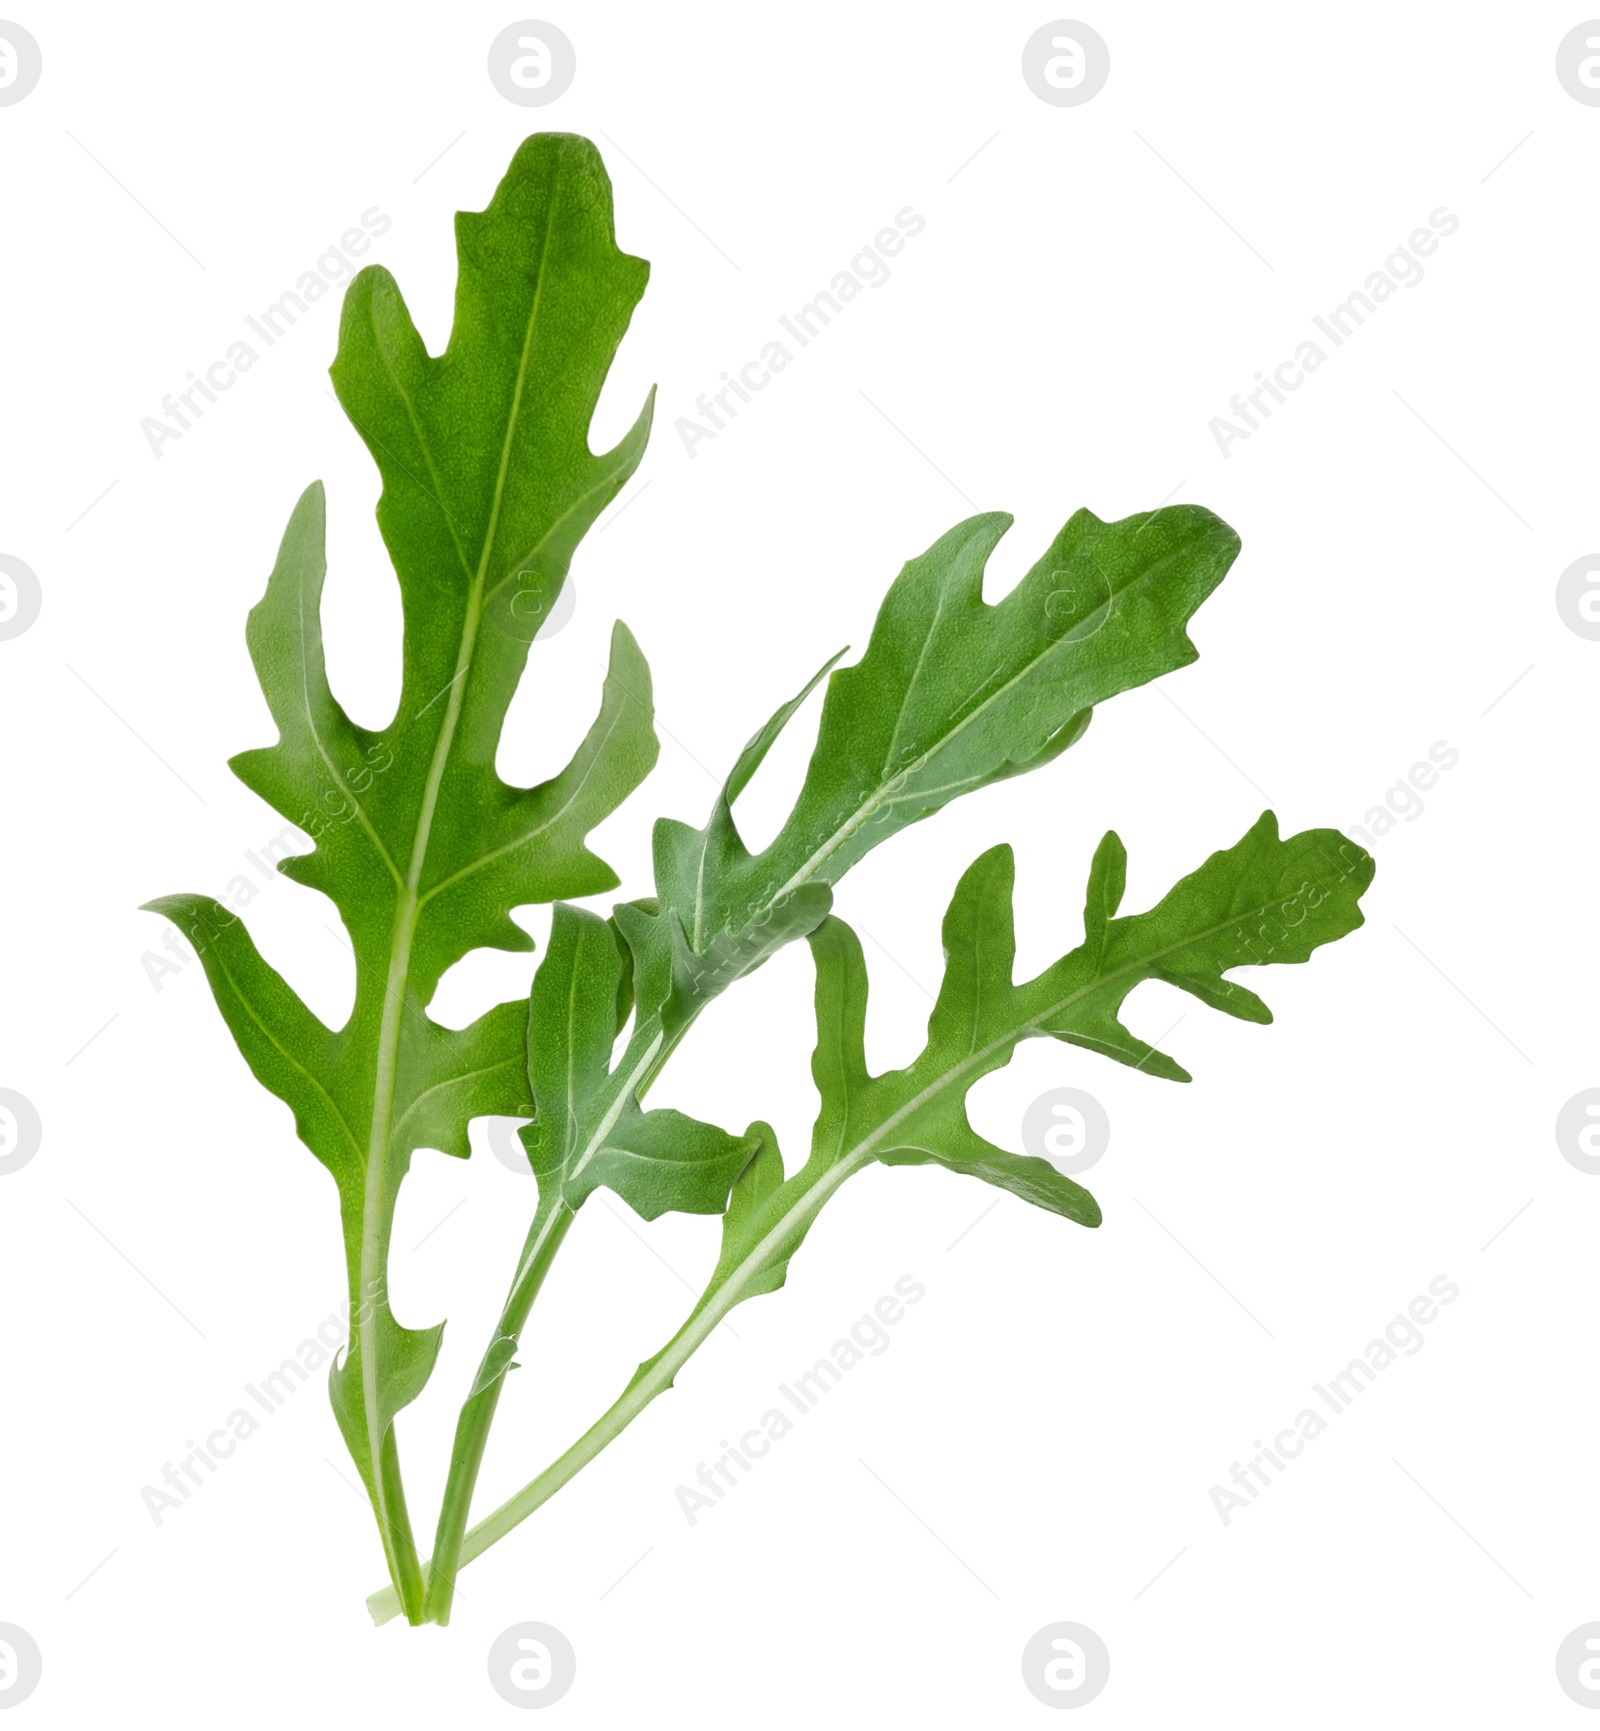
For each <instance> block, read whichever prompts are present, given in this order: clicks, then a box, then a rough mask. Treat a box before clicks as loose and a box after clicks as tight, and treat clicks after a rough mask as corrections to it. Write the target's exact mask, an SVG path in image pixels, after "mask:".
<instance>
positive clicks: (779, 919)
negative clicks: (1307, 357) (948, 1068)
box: [622, 505, 1239, 1033]
mask: <svg viewBox="0 0 1600 1731" xmlns="http://www.w3.org/2000/svg"><path fill="white" fill-rule="evenodd" d="M1010 524H1011V518H1010V517H1008V516H1006V515H1005V514H1004V513H1000V512H991V513H987V514H985V515H982V516H978V517H973V518H970V519H968V520H967V521H966V522H964V523H960V524H957V526H956V527H955V528H953V529H952V530H950V531H949V532H948V533H947V534H946V535H944V536H942V537H941V538H940V539H939V540H938V541H937V542H935V543H934V545H933V546H932V547H931V548H929V550H928V551H927V552H926V553H924V554H923V555H922V556H921V557H920V558H918V559H913V560H912V561H911V562H910V563H909V564H907V565H906V566H905V568H904V569H903V570H902V571H901V573H900V575H899V577H898V578H897V579H896V580H895V582H894V584H893V586H892V587H891V588H890V590H889V592H888V595H887V596H886V597H885V599H884V602H883V605H882V607H881V608H880V609H879V612H878V617H877V620H876V622H875V624H874V626H873V629H872V636H871V639H870V641H869V643H868V646H867V650H866V653H865V654H864V655H863V656H862V658H861V660H860V661H858V662H857V663H855V664H854V665H853V666H850V667H846V668H842V669H839V670H837V671H833V672H831V673H829V671H828V668H827V667H825V668H824V669H823V674H827V676H828V683H827V695H826V698H825V700H824V703H823V708H822V718H821V722H820V725H819V728H818V733H817V742H816V747H815V749H814V751H813V753H812V756H811V761H810V765H809V767H808V769H807V771H806V775H805V780H804V782H803V785H802V787H801V789H800V793H799V796H798V798H797V800H796V802H795V806H794V809H793V811H792V812H791V813H790V815H789V817H788V819H787V820H786V821H785V823H784V825H783V827H782V829H781V830H780V831H779V833H778V835H777V836H776V837H775V838H774V840H773V841H772V843H771V844H770V845H769V846H768V847H766V848H764V849H763V850H762V851H761V852H760V853H757V854H752V853H751V852H750V851H749V850H748V849H747V848H746V847H745V845H744V842H743V840H742V838H741V837H740V835H739V832H738V829H737V827H736V825H735V823H734V819H733V812H732V807H733V801H734V799H735V798H736V797H737V795H738V793H739V792H740V791H741V790H742V789H743V787H744V786H745V784H746V783H747V781H748V780H749V778H750V776H751V775H753V774H754V772H755V769H756V767H757V766H758V765H759V763H760V761H761V759H762V757H764V756H765V754H766V752H767V750H768V749H769V747H770V746H771V744H772V742H773V740H774V739H775V738H776V737H777V734H778V732H779V731H780V730H781V729H782V727H783V726H784V725H785V724H786V722H787V721H788V720H789V719H790V717H791V716H792V715H793V713H794V711H795V709H796V708H797V707H798V705H799V703H800V702H801V701H802V700H803V698H804V696H805V695H806V692H802V693H801V694H800V697H799V698H796V699H794V700H793V701H792V702H790V703H787V704H785V705H783V706H782V707H781V708H780V709H779V710H778V711H777V712H776V713H775V714H774V715H773V717H772V718H771V720H770V721H769V722H768V723H767V724H766V726H765V727H764V728H763V729H761V731H760V732H758V733H757V734H756V736H755V738H754V739H752V740H751V742H750V744H749V745H748V746H747V747H746V748H745V751H744V753H742V754H741V757H740V759H739V762H738V764H737V765H736V767H735V770H734V773H733V774H732V775H731V776H730V777H729V779H728V782H727V784H726V786H725V787H724V789H723V791H722V793H721V795H720V796H719V797H718V800H717V802H716V805H715V808H714V809H713V811H712V814H711V818H710V820H709V822H708V823H707V824H706V825H705V827H704V828H702V829H698V830H696V829H691V828H690V827H689V826H688V825H686V824H682V823H678V822H675V821H672V820H663V821H662V822H660V823H659V824H658V825H657V826H656V832H655V843H654V852H655V877H656V891H657V895H656V911H655V914H654V917H653V919H647V918H645V917H642V916H641V915H639V914H638V913H637V912H635V913H631V914H629V915H626V916H624V917H623V921H622V924H623V929H624V932H625V934H626V936H627V939H628V942H629V944H630V946H631V947H632V948H633V950H634V951H635V954H636V957H637V966H638V970H639V973H640V976H641V978H648V979H651V980H653V981H657V982H662V984H661V985H659V986H658V989H662V990H665V992H666V996H665V997H664V998H663V999H661V1000H659V1001H660V1002H661V1003H662V1006H663V1010H662V1014H663V1020H664V1022H665V1025H666V1027H667V1029H668V1032H669V1033H671V1032H672V1031H674V1030H675V1029H676V1028H678V1027H680V1026H681V1025H683V1024H684V1023H685V1022H687V1021H688V1020H689V1019H690V1018H691V1017H692V1016H693V1015H694V1014H695V1013H696V1011H697V1010H698V1009H699V1008H700V1007H701V1006H702V1005H703V1004H704V1003H705V1002H706V1001H707V1000H708V999H709V998H711V997H713V996H715V995H716V994H717V993H718V992H720V991H722V990H723V989H724V988H725V987H726V986H727V985H728V984H729V983H731V981H732V980H734V979H736V978H738V977H739V976H740V975H741V974H743V973H747V972H749V971H750V970H751V969H752V968H754V967H756V966H759V965H760V963H761V962H762V961H764V960H765V959H766V958H767V956H769V955H770V954H771V953H772V952H773V951H774V950H775V949H776V948H778V947H780V946H781V945H782V944H783V943H787V942H789V941H791V940H792V939H793V938H794V937H796V936H799V935H801V934H802V933H803V932H805V931H808V930H811V929H814V928H815V926H816V925H817V924H818V923H819V922H820V921H821V919H822V918H823V917H824V916H825V915H826V914H827V912H828V909H829V906H830V904H831V891H830V887H829V886H831V885H833V884H834V883H836V882H837V881H838V880H839V878H840V877H842V876H843V875H844V873H845V872H846V871H847V870H848V869H849V868H850V866H852V865H853V864H855V862H856V861H857V860H859V859H860V858H862V856H863V855H865V854H866V853H867V852H868V851H869V850H870V849H871V848H873V847H875V846H877V845H878V843H879V842H881V841H885V840H887V839H888V837H889V836H891V835H894V834H895V833H897V832H898V831H899V830H901V829H903V828H905V827H906V826H907V825H908V824H911V823H915V822H917V821H918V820H919V819H921V818H924V817H927V816H929V815H931V814H932V813H934V812H936V811H938V810H940V809H941V808H942V807H943V806H945V805H946V804H948V803H949V802H950V801H951V800H952V799H954V798H956V797H957V796H958V795H960V794H962V793H965V792H969V791H971V790H973V789H976V788H979V787H984V786H988V785H990V784H991V783H993V782H996V781H1001V780H1004V779H1006V778H1007V777H1009V776H1013V775H1019V774H1022V773H1024V772H1025V771H1027V770H1030V769H1035V768H1038V767H1040V766H1041V765H1042V764H1044V763H1047V762H1049V761H1050V760H1051V759H1052V758H1054V757H1056V756H1058V755H1059V754H1060V753H1061V752H1062V751H1064V750H1066V748H1067V747H1068V746H1070V745H1071V744H1073V743H1074V742H1075V741H1076V740H1077V739H1079V738H1081V737H1082V734H1083V731H1084V729H1085V728H1086V727H1087V725H1088V721H1089V715H1090V711H1091V709H1092V707H1093V706H1094V705H1095V704H1097V703H1101V702H1103V701H1105V700H1106V699H1107V698H1109V697H1112V696H1115V695H1116V694H1117V693H1118V692H1122V691H1126V690H1129V689H1131V688H1132V687H1134V686H1137V685H1141V684H1143V683H1145V682H1146V681H1148V680H1151V679H1154V678H1156V677H1158V676H1159V675H1161V674H1163V673H1167V672H1170V671H1171V670H1173V669H1174V668H1178V667H1182V666H1185V665H1187V664H1188V663H1189V662H1191V661H1193V660H1194V659H1195V654H1196V651H1195V648H1194V645H1193V644H1192V643H1191V642H1190V641H1189V638H1188V635H1187V633H1186V631H1185V626H1186V625H1187V622H1188V620H1189V619H1190V617H1191V616H1192V615H1193V613H1194V612H1195V610H1196V609H1197V608H1198V607H1199V606H1200V604H1201V603H1202V602H1203V601H1204V600H1205V598H1206V597H1207V596H1208V595H1209V594H1210V593H1211V591H1212V590H1213V589H1215V588H1216V586H1217V584H1218V583H1220V582H1221V581H1222V579H1223V577H1224V576H1225V575H1226V573H1227V570H1228V567H1229V566H1230V565H1231V564H1232V562H1233V560H1234V558H1235V556H1236V555H1237V553H1238V549H1239V539H1238V536H1237V535H1235V534H1234V532H1233V530H1232V529H1230V528H1229V527H1228V525H1227V524H1226V523H1224V522H1222V521H1221V519H1220V518H1218V517H1216V516H1214V515H1213V514H1212V513H1211V512H1209V511H1206V510H1204V509H1203V508H1201V507H1200V506H1197V505H1174V506H1169V507H1167V508H1166V509H1164V510H1160V511H1154V512H1143V513H1141V514H1139V515H1137V516H1133V517H1127V518H1124V519H1122V520H1121V521H1120V522H1116V523H1104V522H1102V521H1101V520H1100V519H1099V518H1098V517H1096V516H1095V515H1094V514H1093V513H1092V512H1090V511H1086V510H1085V511H1079V512H1077V513H1076V514H1075V515H1074V516H1073V517H1072V518H1071V520H1070V521H1069V522H1068V523H1067V524H1066V525H1065V527H1064V528H1063V529H1062V530H1061V532H1060V533H1059V534H1058V535H1057V536H1056V538H1055V540H1054V541H1053V542H1052V543H1051V545H1050V547H1049V548H1048V549H1047V550H1046V551H1045V553H1044V554H1043V555H1042V557H1041V558H1040V559H1039V560H1038V561H1037V562H1036V563H1035V564H1034V566H1033V568H1032V569H1031V570H1030V571H1029V572H1028V574H1027V575H1026V576H1025V577H1024V578H1023V580H1022V581H1021V582H1020V583H1019V584H1018V585H1017V586H1016V588H1015V589H1013V590H1012V591H1011V593H1010V594H1008V595H1007V596H1006V597H1005V598H1004V599H1003V600H1001V601H999V602H997V603H995V604H993V605H990V604H988V603H986V602H985V601H984V600H983V596H982V587H983V575H984V569H985V566H986V564H987V561H988V558H989V555H990V554H991V553H992V552H993V550H994V548H995V546H996V545H997V543H998V542H999V540H1000V538H1001V536H1002V535H1003V534H1004V533H1005V532H1006V530H1007V529H1008V528H1009V527H1010ZM836 659H837V658H836ZM831 666H832V663H829V667H831ZM822 676H823V675H822V674H819V675H818V678H821V677H822ZM812 683H813V684H815V683H816V681H813V682H812ZM810 689H811V687H810V686H807V688H806V691H807V692H808V691H809V690H810ZM640 1001H641V1003H645V1002H647V1001H648V1000H647V999H646V998H645V996H644V995H643V993H641V998H640Z"/></svg>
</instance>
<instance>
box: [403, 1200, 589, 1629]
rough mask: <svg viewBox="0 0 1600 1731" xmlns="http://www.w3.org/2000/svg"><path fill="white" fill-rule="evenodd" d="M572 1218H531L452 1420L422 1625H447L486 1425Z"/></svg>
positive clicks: (568, 1214) (546, 1212)
mask: <svg viewBox="0 0 1600 1731" xmlns="http://www.w3.org/2000/svg"><path fill="white" fill-rule="evenodd" d="M575 1218H576V1216H575V1215H574V1214H573V1212H572V1210H571V1209H570V1208H569V1207H567V1205H566V1203H565V1202H560V1201H558V1202H556V1203H555V1204H554V1206H553V1207H550V1208H541V1209H540V1210H539V1211H538V1212H537V1213H536V1214H535V1215H534V1218H533V1225H532V1226H531V1227H530V1228H529V1230H528V1239H527V1243H526V1244H525V1245H524V1246H523V1251H522V1260H521V1263H520V1264H519V1267H518V1272H517V1278H516V1280H515V1281H514V1282H513V1283H512V1287H511V1295H510V1297H509V1298H507V1300H506V1304H505V1308H504V1310H502V1311H501V1313H500V1322H499V1326H498V1327H497V1328H496V1330H495V1337H494V1339H493V1340H492V1341H491V1342H490V1344H489V1349H488V1351H487V1352H486V1353H485V1354H484V1356H483V1362H482V1363H481V1364H480V1365H479V1367H478V1375H477V1378H476V1380H475V1381H474V1383H473V1388H472V1393H471V1394H470V1395H468V1396H467V1399H466V1402H465V1403H464V1404H463V1406H462V1408H461V1416H460V1418H459V1419H457V1421H456V1438H455V1445H454V1447H453V1448H452V1450H451V1453H450V1475H449V1477H448V1479H447V1480H446V1482H445V1488H444V1501H443V1503H442V1504H441V1505H440V1508H439V1528H438V1532H437V1533H436V1534H435V1536H434V1541H433V1562H432V1563H431V1564H430V1565H429V1569H428V1591H427V1597H426V1599H425V1600H424V1602H423V1607H422V1620H423V1621H424V1622H433V1623H448V1622H449V1621H450V1607H451V1605H452V1603H453V1602H454V1599H455V1591H456V1572H457V1570H458V1569H459V1568H460V1554H461V1541H462V1538H463V1536H464V1535H465V1533H466V1530H467V1517H468V1515H469V1514H470V1513H471V1508H472V1493H473V1490H474V1489H475V1488H476V1486H477V1483H478V1470H479V1468H480V1467H481V1466H482V1464H483V1451H484V1447H485V1445H486V1444H487V1442H488V1440H489V1427H490V1426H491V1425H492V1424H493V1423H494V1413H495V1408H496V1407H497V1406H498V1405H499V1403H500V1391H501V1389H502V1388H504V1387H505V1381H506V1372H507V1371H508V1370H509V1369H510V1365H511V1354H512V1352H513V1351H514V1350H515V1345H516V1341H517V1339H518V1337H519V1336H520V1335H521V1332H522V1328H523V1325H524V1324H525V1323H526V1322H527V1320H528V1312H529V1311H530V1310H531V1309H532V1308H533V1301H534V1299H535V1298H537V1297H538V1295H539V1288H540V1287H541V1286H543V1285H544V1278H545V1276H546V1274H548V1273H549V1272H550V1265H551V1263H553V1262H554V1261H555V1259H556V1252H557V1251H558V1250H560V1248H561V1244H562V1241H563V1239H565V1238H566V1236H567V1232H568V1229H569V1228H570V1227H571V1225H572V1222H573V1220H574V1219H575Z"/></svg>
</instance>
